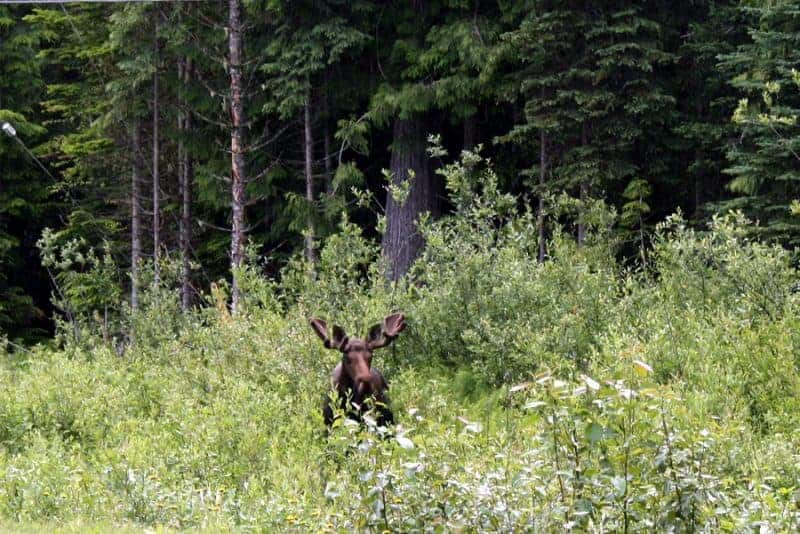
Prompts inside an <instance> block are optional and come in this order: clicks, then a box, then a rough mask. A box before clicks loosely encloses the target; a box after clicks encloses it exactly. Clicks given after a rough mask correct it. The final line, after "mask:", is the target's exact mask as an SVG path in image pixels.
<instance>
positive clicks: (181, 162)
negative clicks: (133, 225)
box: [178, 58, 194, 311]
mask: <svg viewBox="0 0 800 534" xmlns="http://www.w3.org/2000/svg"><path fill="white" fill-rule="evenodd" d="M191 71H192V66H191V60H189V59H187V58H184V59H182V60H179V61H178V78H179V79H180V80H181V81H182V83H183V84H184V88H185V87H186V85H188V83H189V76H190V73H191ZM181 105H182V107H183V110H182V111H181V113H179V114H178V130H179V134H180V136H179V139H178V182H179V183H178V186H179V188H180V195H181V218H180V222H179V230H178V233H179V241H180V249H181V309H182V310H184V311H186V310H188V309H189V308H190V307H191V305H192V293H191V290H192V287H191V269H190V265H189V256H190V251H189V245H190V243H191V238H192V227H191V218H192V180H193V174H194V168H193V165H192V160H191V158H190V157H189V151H188V150H187V149H186V144H185V139H186V137H187V136H188V134H189V132H190V131H191V128H192V117H191V113H190V112H189V109H188V107H189V106H188V103H187V101H186V97H185V96H182V97H181Z"/></svg>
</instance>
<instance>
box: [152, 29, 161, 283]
mask: <svg viewBox="0 0 800 534" xmlns="http://www.w3.org/2000/svg"><path fill="white" fill-rule="evenodd" d="M155 26H156V27H155V33H156V39H155V46H154V56H153V57H154V59H153V60H154V62H155V69H156V71H155V74H153V269H154V276H155V278H154V280H153V283H154V284H155V285H158V282H159V278H160V266H159V260H160V259H161V238H160V235H159V231H160V229H161V180H160V177H159V167H158V158H159V144H158V60H159V49H158V13H156V25H155Z"/></svg>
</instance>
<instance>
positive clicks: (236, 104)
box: [228, 0, 246, 313]
mask: <svg viewBox="0 0 800 534" xmlns="http://www.w3.org/2000/svg"><path fill="white" fill-rule="evenodd" d="M242 47H243V45H242V2H241V0H229V2H228V54H229V58H228V59H229V69H230V75H231V95H230V98H231V103H230V106H231V122H232V125H231V192H232V201H231V210H232V212H233V213H232V223H233V224H232V229H231V271H232V273H233V283H232V288H231V289H232V295H231V297H232V298H231V309H232V311H233V313H236V312H237V311H238V309H239V301H240V299H241V295H240V293H239V291H240V289H239V279H238V278H239V276H238V274H237V271H238V269H239V267H241V265H242V260H243V258H244V242H245V227H244V215H245V213H244V210H245V202H246V199H245V184H246V177H245V159H244V141H243V138H244V126H243V125H244V122H245V115H244V103H243V98H244V97H243V94H242Z"/></svg>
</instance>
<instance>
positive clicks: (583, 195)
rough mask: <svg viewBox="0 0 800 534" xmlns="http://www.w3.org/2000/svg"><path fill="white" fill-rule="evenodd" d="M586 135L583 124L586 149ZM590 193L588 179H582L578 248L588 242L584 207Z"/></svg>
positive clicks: (582, 135) (582, 139) (583, 142)
mask: <svg viewBox="0 0 800 534" xmlns="http://www.w3.org/2000/svg"><path fill="white" fill-rule="evenodd" d="M587 137H588V136H587V135H586V123H583V125H582V127H581V144H582V145H583V146H584V147H585V146H587V144H588V140H587ZM588 193H589V185H588V184H587V183H586V177H585V176H584V177H582V178H581V183H580V200H581V206H580V208H579V209H580V212H579V213H578V247H579V248H580V247H582V246H583V243H584V241H585V240H586V222H585V221H584V212H585V211H586V208H585V206H584V205H583V203H584V202H586V197H587V195H588Z"/></svg>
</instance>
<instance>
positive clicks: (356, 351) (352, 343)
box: [311, 313, 406, 426]
mask: <svg viewBox="0 0 800 534" xmlns="http://www.w3.org/2000/svg"><path fill="white" fill-rule="evenodd" d="M405 326H406V322H405V316H404V315H403V314H402V313H394V314H392V315H387V316H386V317H385V318H384V319H383V323H380V324H376V325H374V326H373V327H372V328H370V329H369V333H368V334H367V337H366V338H365V339H360V338H355V337H348V336H347V334H346V333H345V331H344V329H343V328H342V327H340V326H337V325H334V326H333V327H330V328H329V327H328V324H327V323H326V322H325V321H323V320H322V319H311V328H313V329H314V331H315V332H316V333H317V335H318V336H319V337H320V339H322V343H323V344H324V345H325V348H328V349H333V350H338V351H340V352H341V353H342V360H341V361H340V362H339V364H338V365H337V366H336V368H335V369H334V370H333V374H332V376H331V382H332V386H333V388H334V389H335V390H336V391H337V392H338V393H339V398H340V400H341V403H342V407H343V408H345V407H346V403H347V398H348V397H350V400H351V402H352V403H353V404H354V405H355V407H356V409H357V410H359V413H356V414H353V413H350V414H349V415H351V416H353V415H355V417H356V418H360V415H361V413H360V412H361V411H362V410H363V402H364V400H365V399H367V398H368V397H373V398H374V399H375V400H376V401H378V403H379V404H378V407H379V410H378V411H379V418H378V424H379V425H385V424H386V423H392V422H393V421H394V417H393V415H392V412H391V411H390V410H389V408H388V402H389V399H388V397H387V395H386V390H387V389H388V388H389V385H388V384H387V383H386V380H385V379H384V378H383V375H382V374H381V373H380V372H379V371H378V370H377V369H373V368H372V352H373V351H374V350H375V349H379V348H381V347H386V346H388V345H389V344H390V343H391V342H392V341H394V339H395V338H396V337H397V336H398V335H399V334H400V332H401V331H402V330H403V329H404V328H405ZM323 416H324V418H325V423H326V424H327V425H329V426H330V424H331V423H332V422H333V409H332V408H331V406H330V403H329V402H327V401H326V402H325V406H324V407H323Z"/></svg>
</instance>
